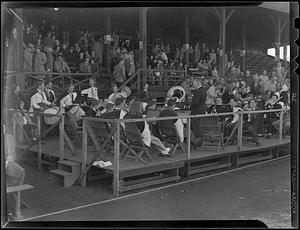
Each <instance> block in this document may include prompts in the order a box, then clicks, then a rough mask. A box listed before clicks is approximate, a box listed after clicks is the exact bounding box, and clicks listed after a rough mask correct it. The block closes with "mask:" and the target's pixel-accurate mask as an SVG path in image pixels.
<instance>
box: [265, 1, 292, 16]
mask: <svg viewBox="0 0 300 230" xmlns="http://www.w3.org/2000/svg"><path fill="white" fill-rule="evenodd" d="M260 6H261V7H264V8H268V9H271V10H275V11H279V12H282V13H286V14H289V13H290V3H289V2H264V3H262V4H261V5H260Z"/></svg>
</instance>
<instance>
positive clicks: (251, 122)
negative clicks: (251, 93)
mask: <svg viewBox="0 0 300 230" xmlns="http://www.w3.org/2000/svg"><path fill="white" fill-rule="evenodd" d="M253 110H256V101H255V100H254V99H251V100H250V101H249V107H248V108H247V107H246V108H245V111H253ZM255 118H256V115H255V114H250V113H249V114H245V115H244V127H245V129H247V130H248V132H249V135H250V136H251V137H252V138H253V140H254V142H255V144H256V146H259V145H260V143H259V141H258V135H257V131H256V120H255Z"/></svg>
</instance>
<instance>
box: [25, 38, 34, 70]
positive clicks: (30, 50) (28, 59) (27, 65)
mask: <svg viewBox="0 0 300 230" xmlns="http://www.w3.org/2000/svg"><path fill="white" fill-rule="evenodd" d="M33 51H34V46H33V45H32V44H31V43H28V44H27V47H26V49H24V71H25V72H32V56H33V54H32V53H33Z"/></svg>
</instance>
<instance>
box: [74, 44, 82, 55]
mask: <svg viewBox="0 0 300 230" xmlns="http://www.w3.org/2000/svg"><path fill="white" fill-rule="evenodd" d="M74 51H75V52H76V53H78V54H79V53H80V51H81V50H80V47H79V45H78V43H75V45H74Z"/></svg>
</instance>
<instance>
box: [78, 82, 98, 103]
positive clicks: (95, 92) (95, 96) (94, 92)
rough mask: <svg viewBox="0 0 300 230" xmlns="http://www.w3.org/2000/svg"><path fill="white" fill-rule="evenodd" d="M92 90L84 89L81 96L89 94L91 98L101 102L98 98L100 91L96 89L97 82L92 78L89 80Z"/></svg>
mask: <svg viewBox="0 0 300 230" xmlns="http://www.w3.org/2000/svg"><path fill="white" fill-rule="evenodd" d="M89 84H90V86H91V87H90V88H88V89H84V90H82V91H81V94H87V95H88V97H89V98H93V99H95V100H99V98H98V89H97V87H95V80H94V79H93V78H90V80H89Z"/></svg>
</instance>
